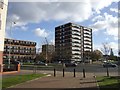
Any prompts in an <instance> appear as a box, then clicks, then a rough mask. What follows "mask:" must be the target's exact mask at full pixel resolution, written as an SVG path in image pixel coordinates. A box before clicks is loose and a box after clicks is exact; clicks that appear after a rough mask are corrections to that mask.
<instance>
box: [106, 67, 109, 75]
mask: <svg viewBox="0 0 120 90" xmlns="http://www.w3.org/2000/svg"><path fill="white" fill-rule="evenodd" d="M106 69H107V77H109V70H108V67H107V68H106Z"/></svg>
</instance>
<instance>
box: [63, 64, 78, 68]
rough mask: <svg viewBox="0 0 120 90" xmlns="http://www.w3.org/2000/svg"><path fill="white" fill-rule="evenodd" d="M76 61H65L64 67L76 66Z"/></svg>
mask: <svg viewBox="0 0 120 90" xmlns="http://www.w3.org/2000/svg"><path fill="white" fill-rule="evenodd" d="M76 66H77V63H65V67H76Z"/></svg>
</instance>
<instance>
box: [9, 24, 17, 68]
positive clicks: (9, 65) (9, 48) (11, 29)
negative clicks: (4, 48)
mask: <svg viewBox="0 0 120 90" xmlns="http://www.w3.org/2000/svg"><path fill="white" fill-rule="evenodd" d="M14 24H16V23H15V22H11V26H10V36H12V27H13V25H14ZM11 42H12V38H11V39H10V44H9V59H8V68H10V59H11Z"/></svg>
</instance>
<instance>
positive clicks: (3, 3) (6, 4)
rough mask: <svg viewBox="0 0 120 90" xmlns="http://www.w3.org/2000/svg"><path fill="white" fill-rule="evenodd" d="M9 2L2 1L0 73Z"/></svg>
mask: <svg viewBox="0 0 120 90" xmlns="http://www.w3.org/2000/svg"><path fill="white" fill-rule="evenodd" d="M7 6H8V0H0V72H2V71H3V51H4V37H5V26H6V16H7Z"/></svg>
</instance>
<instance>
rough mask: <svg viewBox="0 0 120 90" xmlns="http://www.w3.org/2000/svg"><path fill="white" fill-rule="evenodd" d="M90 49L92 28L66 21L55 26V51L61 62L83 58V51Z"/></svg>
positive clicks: (78, 60) (77, 60) (76, 60)
mask: <svg viewBox="0 0 120 90" xmlns="http://www.w3.org/2000/svg"><path fill="white" fill-rule="evenodd" d="M91 51H92V29H90V28H86V27H84V26H81V25H78V24H74V23H71V22H70V23H67V24H64V25H60V26H58V27H55V52H56V53H57V55H58V60H59V61H63V62H80V61H84V60H85V52H91Z"/></svg>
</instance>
